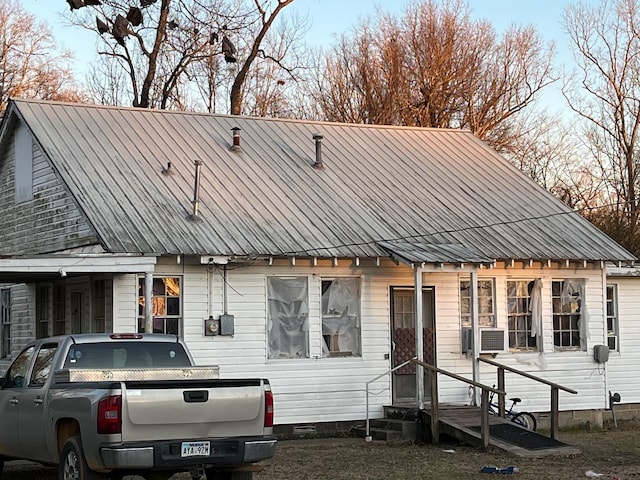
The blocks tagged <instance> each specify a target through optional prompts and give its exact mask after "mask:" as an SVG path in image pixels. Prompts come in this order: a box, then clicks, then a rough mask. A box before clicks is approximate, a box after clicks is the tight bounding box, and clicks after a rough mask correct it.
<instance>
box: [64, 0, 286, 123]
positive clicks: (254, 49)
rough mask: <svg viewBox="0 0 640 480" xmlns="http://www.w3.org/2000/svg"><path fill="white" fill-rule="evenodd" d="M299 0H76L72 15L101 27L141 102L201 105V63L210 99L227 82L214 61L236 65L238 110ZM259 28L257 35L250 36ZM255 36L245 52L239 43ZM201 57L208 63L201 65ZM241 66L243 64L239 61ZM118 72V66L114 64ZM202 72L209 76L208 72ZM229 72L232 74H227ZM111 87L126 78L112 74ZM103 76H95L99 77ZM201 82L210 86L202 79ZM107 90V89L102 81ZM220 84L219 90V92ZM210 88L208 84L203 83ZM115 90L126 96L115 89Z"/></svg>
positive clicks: (108, 54) (104, 49) (105, 46)
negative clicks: (282, 20)
mask: <svg viewBox="0 0 640 480" xmlns="http://www.w3.org/2000/svg"><path fill="white" fill-rule="evenodd" d="M292 2H293V0H245V1H235V0H141V1H140V5H141V6H140V7H134V6H130V4H129V2H124V1H122V0H103V1H102V2H98V1H95V0H91V1H86V0H70V1H69V4H70V6H71V11H70V13H69V15H68V16H67V18H68V19H69V20H70V21H71V22H72V23H74V24H76V25H79V26H82V27H84V28H87V29H90V30H93V31H95V32H96V33H98V34H100V37H99V38H100V41H99V44H100V47H99V53H100V55H101V56H102V57H103V58H105V59H107V62H109V61H111V62H115V64H116V65H117V66H118V67H119V68H120V69H122V71H124V72H125V74H126V78H127V80H128V81H127V85H128V86H127V89H128V92H127V93H128V96H130V97H131V103H132V104H133V106H136V107H143V108H170V107H171V108H189V107H190V106H193V105H194V98H193V96H194V92H195V93H197V91H194V90H193V88H192V85H191V84H192V81H193V79H194V78H196V74H195V73H194V72H195V71H198V72H202V71H203V69H204V71H207V70H208V71H209V77H208V78H207V79H206V80H207V84H206V85H205V86H204V88H205V90H207V91H208V92H209V100H208V101H207V106H208V107H209V108H214V106H215V105H216V104H217V102H215V101H213V100H214V98H215V96H216V95H218V93H217V90H216V89H219V88H220V86H221V84H220V83H219V81H218V79H219V78H220V75H219V74H218V73H217V72H216V73H215V74H213V75H212V74H211V69H213V68H216V69H222V68H224V67H223V66H226V67H227V68H226V70H227V73H229V72H233V74H232V75H231V76H230V78H229V79H228V80H229V82H230V83H231V87H230V89H229V102H228V103H227V102H225V103H227V104H228V105H229V108H230V111H231V113H234V114H235V113H239V112H240V111H241V108H242V100H243V96H242V93H243V90H242V87H243V85H244V83H245V81H246V79H247V77H248V76H249V75H250V73H251V71H252V66H253V64H254V61H255V60H256V57H258V56H259V55H260V54H262V55H263V57H265V58H267V57H270V58H274V60H276V61H277V59H276V58H275V57H271V56H270V55H271V54H270V53H264V50H262V48H261V47H262V44H263V40H264V39H265V37H266V36H267V33H268V32H269V30H270V29H271V28H272V26H273V25H274V23H275V21H276V18H277V17H278V15H279V14H280V12H281V11H282V10H283V9H284V8H285V7H286V6H288V5H289V4H291V3H292ZM249 35H251V38H250V40H249V39H248V36H249ZM240 43H242V44H247V45H249V47H250V48H249V49H248V50H247V51H246V56H244V57H240V56H239V53H240V52H239V51H238V49H237V48H236V45H238V44H240ZM196 64H199V65H200V67H196ZM236 65H237V66H238V68H237V69H235V68H234V67H235V66H236ZM107 71H108V72H110V73H111V74H113V73H115V72H114V70H113V68H112V66H109V67H108V68H107ZM198 76H199V79H200V80H203V79H204V78H203V77H202V76H200V75H198ZM223 76H224V75H223ZM108 78H109V81H110V82H111V85H110V87H111V88H116V87H118V86H119V85H120V82H119V80H120V77H117V76H116V78H113V75H111V76H110V77H108ZM94 79H95V78H94ZM198 88H203V86H202V85H198ZM102 90H103V91H104V90H105V89H104V88H102ZM214 92H215V93H214ZM201 93H202V91H201ZM109 96H110V97H112V98H116V97H121V96H122V95H121V94H118V95H114V94H112V95H109Z"/></svg>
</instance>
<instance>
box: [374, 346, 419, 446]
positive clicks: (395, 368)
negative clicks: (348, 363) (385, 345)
mask: <svg viewBox="0 0 640 480" xmlns="http://www.w3.org/2000/svg"><path fill="white" fill-rule="evenodd" d="M417 359H418V357H413V358H411V359H409V360H407V361H406V362H404V363H401V364H400V365H397V366H395V367H393V368H390V369H389V370H387V371H386V372H384V373H381V374H380V375H378V376H377V377H374V378H372V379H371V380H369V381H368V382H367V383H366V384H365V392H366V408H367V410H366V411H367V428H366V431H367V433H366V436H365V441H367V442H370V441H371V435H370V432H369V384H371V383H373V382H375V381H376V380H379V379H381V378H382V377H384V376H387V375H389V374H390V373H393V372H395V371H396V370H398V369H400V368H402V367H404V366H405V365H409V364H410V363H411V362H412V361H414V360H417Z"/></svg>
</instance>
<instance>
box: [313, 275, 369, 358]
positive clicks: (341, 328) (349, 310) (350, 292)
mask: <svg viewBox="0 0 640 480" xmlns="http://www.w3.org/2000/svg"><path fill="white" fill-rule="evenodd" d="M322 339H323V343H322V356H323V357H338V356H360V355H361V347H360V279H359V278H334V279H332V280H327V279H323V280H322Z"/></svg>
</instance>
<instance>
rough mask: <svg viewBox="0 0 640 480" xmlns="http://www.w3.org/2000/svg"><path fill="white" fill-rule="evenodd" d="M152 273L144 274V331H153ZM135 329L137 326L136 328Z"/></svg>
mask: <svg viewBox="0 0 640 480" xmlns="http://www.w3.org/2000/svg"><path fill="white" fill-rule="evenodd" d="M152 301H153V273H149V272H147V273H145V274H144V332H145V333H153V305H152ZM136 330H137V328H136Z"/></svg>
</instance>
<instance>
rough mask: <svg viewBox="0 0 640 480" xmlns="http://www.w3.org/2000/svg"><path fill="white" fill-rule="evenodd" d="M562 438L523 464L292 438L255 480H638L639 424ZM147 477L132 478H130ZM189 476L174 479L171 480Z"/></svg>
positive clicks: (486, 454)
mask: <svg viewBox="0 0 640 480" xmlns="http://www.w3.org/2000/svg"><path fill="white" fill-rule="evenodd" d="M559 439H560V440H562V441H563V442H565V443H568V444H570V445H572V446H574V447H577V448H579V449H580V450H581V452H582V453H581V454H579V455H572V456H554V457H543V458H523V457H518V456H516V455H513V454H508V453H505V452H503V451H500V450H488V451H483V450H479V449H475V448H471V447H467V446H463V445H459V444H456V443H447V442H442V443H441V444H440V445H423V444H410V443H396V444H386V443H382V442H371V443H366V442H365V441H364V440H363V439H361V438H328V439H307V440H288V441H281V442H279V443H278V448H277V451H276V456H275V458H273V459H272V460H269V461H267V462H264V463H263V464H262V465H261V467H262V470H261V471H260V472H258V473H256V474H255V475H254V480H289V479H291V480H324V479H326V480H330V479H331V480H343V479H344V480H347V479H348V480H354V479H357V480H385V479H388V480H430V479H439V480H440V479H455V480H473V479H478V480H481V479H484V480H490V479H491V478H496V477H497V478H503V477H506V478H513V479H514V480H518V479H519V480H534V479H535V480H541V479H544V480H547V479H549V480H555V479H558V480H566V479H585V478H589V477H588V476H587V475H586V473H587V472H589V471H590V472H594V473H595V474H600V475H601V476H600V477H593V478H600V479H602V480H614V479H619V480H631V479H635V480H640V421H627V422H620V423H619V424H618V428H613V427H609V428H605V429H576V430H571V431H566V430H564V431H561V432H560V436H559ZM483 466H497V467H507V466H515V467H517V468H518V472H516V473H515V474H513V475H499V474H486V473H481V472H480V470H481V469H482V467H483ZM56 478H57V472H56V470H55V469H53V468H47V467H42V466H40V465H37V464H34V463H31V462H8V463H7V464H6V466H5V472H4V474H3V475H2V479H3V480H25V479H28V480H54V479H56ZM132 478H135V479H136V480H141V477H128V479H129V480H131V479H132ZM186 478H188V476H185V475H175V476H174V477H173V480H178V479H179V480H183V479H186Z"/></svg>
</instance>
